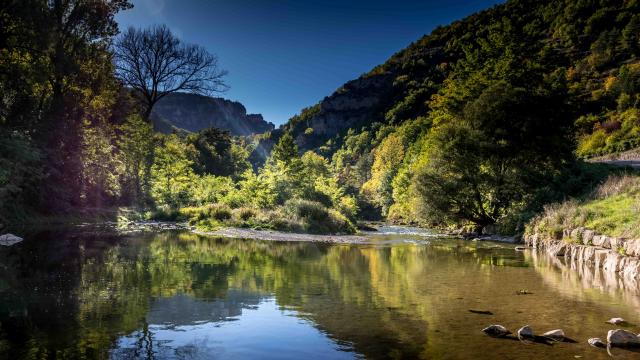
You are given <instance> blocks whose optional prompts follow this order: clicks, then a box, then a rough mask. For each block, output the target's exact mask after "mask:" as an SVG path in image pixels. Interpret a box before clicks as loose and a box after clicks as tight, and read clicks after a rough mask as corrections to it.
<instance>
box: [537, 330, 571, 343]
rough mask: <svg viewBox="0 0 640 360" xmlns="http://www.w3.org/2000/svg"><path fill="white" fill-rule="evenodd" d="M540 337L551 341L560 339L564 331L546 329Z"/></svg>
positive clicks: (562, 337) (562, 338)
mask: <svg viewBox="0 0 640 360" xmlns="http://www.w3.org/2000/svg"><path fill="white" fill-rule="evenodd" d="M542 337H545V338H547V339H549V340H553V341H562V340H564V338H565V336H564V331H562V329H556V330H551V331H547V332H546V333H544V334H542Z"/></svg>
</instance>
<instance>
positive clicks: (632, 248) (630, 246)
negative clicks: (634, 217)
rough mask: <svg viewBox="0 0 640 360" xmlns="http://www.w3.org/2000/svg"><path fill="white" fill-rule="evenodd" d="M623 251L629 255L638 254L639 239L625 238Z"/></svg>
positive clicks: (639, 253) (639, 252) (639, 249)
mask: <svg viewBox="0 0 640 360" xmlns="http://www.w3.org/2000/svg"><path fill="white" fill-rule="evenodd" d="M624 252H625V254H627V255H630V256H640V239H637V240H627V241H626V242H625V243H624Z"/></svg>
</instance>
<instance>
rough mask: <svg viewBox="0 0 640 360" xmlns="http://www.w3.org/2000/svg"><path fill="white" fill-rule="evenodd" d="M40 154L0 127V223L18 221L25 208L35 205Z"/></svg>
mask: <svg viewBox="0 0 640 360" xmlns="http://www.w3.org/2000/svg"><path fill="white" fill-rule="evenodd" d="M41 161H42V153H41V152H40V151H39V150H38V149H37V148H35V147H34V146H33V143H32V142H31V141H30V139H29V138H27V137H25V136H24V135H22V134H21V133H18V132H14V133H5V132H3V131H1V130H0V223H2V224H6V222H7V221H10V220H12V221H15V220H22V219H21V218H24V217H26V215H27V213H26V211H28V210H31V211H33V209H28V208H26V209H25V207H26V206H28V205H29V204H33V205H35V204H37V202H38V200H39V196H40V194H39V189H38V184H39V182H40V180H41V179H42V178H43V177H44V174H43V173H42V164H41Z"/></svg>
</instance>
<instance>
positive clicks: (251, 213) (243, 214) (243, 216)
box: [233, 207, 257, 221]
mask: <svg viewBox="0 0 640 360" xmlns="http://www.w3.org/2000/svg"><path fill="white" fill-rule="evenodd" d="M256 214H257V212H256V210H254V209H252V208H247V207H242V208H238V209H235V210H233V215H234V217H235V218H236V219H237V220H240V221H248V220H249V219H252V218H255V217H256Z"/></svg>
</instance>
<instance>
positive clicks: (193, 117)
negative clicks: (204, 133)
mask: <svg viewBox="0 0 640 360" xmlns="http://www.w3.org/2000/svg"><path fill="white" fill-rule="evenodd" d="M151 119H152V121H153V124H154V127H155V129H156V130H157V131H160V132H163V133H169V132H171V131H172V130H173V129H174V128H178V129H183V130H186V131H191V132H195V131H199V130H202V129H205V128H209V127H216V128H219V129H223V130H228V131H229V132H230V133H231V134H232V135H242V136H243V135H251V134H261V133H264V132H268V131H271V130H273V128H274V125H273V124H272V123H270V122H267V121H265V120H264V119H263V118H262V115H260V114H247V110H246V108H245V107H244V105H242V104H241V103H239V102H236V101H231V100H227V99H223V98H211V97H207V96H201V95H194V94H186V93H175V94H169V95H167V96H166V97H165V98H163V99H162V100H160V101H159V102H158V103H157V104H156V106H155V107H154V109H153V112H152V114H151Z"/></svg>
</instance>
